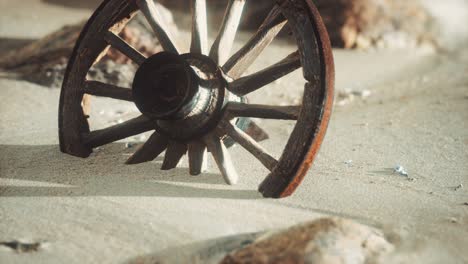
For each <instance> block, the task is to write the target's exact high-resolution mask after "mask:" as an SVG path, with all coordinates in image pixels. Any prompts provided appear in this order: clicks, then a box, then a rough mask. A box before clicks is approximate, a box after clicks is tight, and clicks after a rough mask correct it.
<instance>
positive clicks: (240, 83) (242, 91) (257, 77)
mask: <svg viewBox="0 0 468 264" xmlns="http://www.w3.org/2000/svg"><path fill="white" fill-rule="evenodd" d="M300 67H301V61H300V57H299V52H298V51H295V52H293V53H291V54H289V55H288V56H287V57H286V58H284V59H283V60H281V61H279V62H278V63H276V64H274V65H271V66H270V67H268V68H266V69H263V70H261V71H259V72H256V73H254V74H251V75H248V76H245V77H242V78H239V79H237V80H235V81H233V82H231V83H229V84H228V90H229V91H231V92H233V93H234V94H236V95H239V96H244V95H247V94H249V93H251V92H254V91H256V90H258V89H260V88H262V87H263V86H265V85H267V84H270V83H272V82H274V81H276V80H278V79H280V78H281V77H283V76H285V75H287V74H289V73H291V72H293V71H295V70H296V69H298V68H300Z"/></svg>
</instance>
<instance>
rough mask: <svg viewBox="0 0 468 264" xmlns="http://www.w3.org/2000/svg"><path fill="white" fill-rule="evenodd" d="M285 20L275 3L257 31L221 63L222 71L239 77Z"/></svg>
mask: <svg viewBox="0 0 468 264" xmlns="http://www.w3.org/2000/svg"><path fill="white" fill-rule="evenodd" d="M286 22H287V21H286V18H285V17H284V16H283V15H282V13H281V8H280V6H278V5H275V6H274V7H273V9H272V10H271V12H270V14H269V15H268V16H267V18H266V19H265V21H264V22H263V23H262V25H261V26H260V28H259V29H258V30H257V32H256V33H255V34H254V35H253V36H252V37H251V38H250V39H249V41H247V43H246V44H245V45H244V46H243V47H242V48H241V49H240V50H239V51H237V52H236V53H235V54H234V55H232V57H231V58H229V60H228V61H227V62H226V63H225V64H224V65H223V71H224V72H225V73H226V74H227V75H229V76H230V77H231V78H233V79H237V78H239V77H240V76H241V75H242V73H244V71H245V70H247V68H248V67H249V66H250V65H251V64H252V62H254V61H255V59H256V58H257V57H258V56H259V55H260V53H261V52H262V51H263V50H264V49H265V48H266V47H267V46H268V45H269V44H270V43H271V42H272V41H273V39H274V38H275V37H276V35H277V34H278V33H279V32H280V30H281V29H282V28H283V26H284V25H285V24H286Z"/></svg>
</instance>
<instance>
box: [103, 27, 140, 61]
mask: <svg viewBox="0 0 468 264" xmlns="http://www.w3.org/2000/svg"><path fill="white" fill-rule="evenodd" d="M104 39H105V40H106V41H107V43H109V44H110V45H111V46H112V47H113V48H115V49H117V50H118V51H120V52H121V53H122V54H124V55H125V56H127V57H128V58H129V59H131V60H132V61H133V62H135V63H136V64H138V65H141V64H142V63H143V62H144V61H145V60H146V56H145V55H143V54H141V52H139V51H138V50H136V49H135V48H134V47H132V46H131V45H130V44H128V43H127V42H125V40H123V39H122V38H121V37H120V36H119V35H117V34H115V33H113V32H111V31H107V32H106V34H105V35H104Z"/></svg>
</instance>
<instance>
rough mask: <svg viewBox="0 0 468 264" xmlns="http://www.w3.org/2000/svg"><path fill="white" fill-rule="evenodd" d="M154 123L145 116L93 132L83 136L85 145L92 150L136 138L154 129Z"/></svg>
mask: <svg viewBox="0 0 468 264" xmlns="http://www.w3.org/2000/svg"><path fill="white" fill-rule="evenodd" d="M153 122H154V121H152V120H150V119H148V118H147V117H145V116H143V115H142V116H139V117H136V118H133V119H130V120H128V121H125V122H123V123H121V124H117V125H114V126H111V127H108V128H104V129H100V130H95V131H92V132H90V133H88V134H84V135H82V138H83V142H84V144H85V145H87V146H88V147H91V148H95V147H99V146H102V145H106V144H109V143H112V142H114V141H118V140H121V139H124V138H128V137H131V136H135V135H138V134H141V133H144V132H146V131H150V130H152V129H154V123H153Z"/></svg>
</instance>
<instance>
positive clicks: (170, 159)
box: [161, 141, 187, 170]
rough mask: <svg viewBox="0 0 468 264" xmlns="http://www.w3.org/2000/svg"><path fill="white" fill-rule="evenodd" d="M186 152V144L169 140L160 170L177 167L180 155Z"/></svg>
mask: <svg viewBox="0 0 468 264" xmlns="http://www.w3.org/2000/svg"><path fill="white" fill-rule="evenodd" d="M186 152H187V145H186V144H184V143H180V142H177V141H170V142H169V145H168V146H167V150H166V154H165V155H164V161H163V164H162V166H161V170H170V169H173V168H175V167H177V164H179V162H180V160H181V159H182V157H183V156H184V155H185V153H186Z"/></svg>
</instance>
